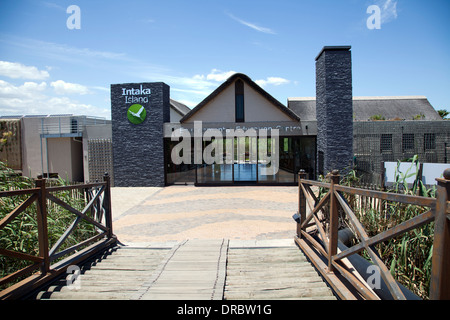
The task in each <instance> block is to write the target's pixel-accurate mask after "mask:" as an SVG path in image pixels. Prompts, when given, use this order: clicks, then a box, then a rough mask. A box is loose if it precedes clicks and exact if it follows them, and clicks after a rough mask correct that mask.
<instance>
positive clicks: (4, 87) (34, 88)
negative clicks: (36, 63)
mask: <svg viewBox="0 0 450 320" xmlns="http://www.w3.org/2000/svg"><path fill="white" fill-rule="evenodd" d="M46 88H47V83H46V82H41V83H36V82H25V83H24V84H23V85H21V86H15V85H13V84H11V83H9V82H6V81H3V80H0V97H2V98H4V99H12V98H22V97H23V98H33V97H35V98H39V97H41V96H42V94H41V92H42V91H44V90H45V89H46Z"/></svg>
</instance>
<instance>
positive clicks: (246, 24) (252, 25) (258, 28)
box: [227, 13, 276, 34]
mask: <svg viewBox="0 0 450 320" xmlns="http://www.w3.org/2000/svg"><path fill="white" fill-rule="evenodd" d="M227 15H228V16H229V17H230V18H231V19H233V20H235V21H237V22H239V23H240V24H243V25H244V26H247V27H249V28H251V29H253V30H256V31H259V32H263V33H267V34H276V33H275V31H273V30H272V29H270V28H266V27H261V26H258V25H256V24H254V23H251V22H248V21H245V20H242V19H239V18H237V17H235V16H234V15H232V14H231V13H227Z"/></svg>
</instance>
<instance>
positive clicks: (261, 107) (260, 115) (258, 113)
mask: <svg viewBox="0 0 450 320" xmlns="http://www.w3.org/2000/svg"><path fill="white" fill-rule="evenodd" d="M234 88H235V85H234V83H232V84H231V85H230V86H228V87H227V88H226V89H225V90H223V91H222V92H221V93H220V94H219V95H218V96H216V97H215V98H214V99H213V100H211V101H210V102H209V103H208V104H206V105H205V106H203V108H202V109H201V110H199V111H198V112H197V113H195V114H194V115H193V116H192V117H191V118H190V119H189V120H188V121H187V122H189V123H190V122H194V121H203V122H235V92H234ZM244 99H245V100H244V104H245V122H258V121H259V122H260V121H292V119H291V118H290V117H289V116H287V115H286V114H285V113H283V112H282V111H281V110H279V109H278V108H277V107H276V106H274V105H273V104H272V103H270V102H269V101H268V100H267V99H266V98H265V97H263V96H262V95H260V94H259V93H258V92H257V91H255V90H254V89H253V88H252V87H250V86H249V85H248V84H247V83H244Z"/></svg>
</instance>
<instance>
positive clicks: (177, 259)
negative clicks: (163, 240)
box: [34, 239, 335, 300]
mask: <svg viewBox="0 0 450 320" xmlns="http://www.w3.org/2000/svg"><path fill="white" fill-rule="evenodd" d="M293 243H294V242H293V241H292V245H262V244H261V243H256V242H255V243H254V244H253V245H249V244H248V242H245V241H244V242H242V241H241V242H240V241H239V240H232V241H229V240H226V239H219V240H185V241H182V242H179V243H167V244H151V245H148V246H145V247H140V246H139V247H138V246H116V247H114V248H112V249H110V250H109V251H108V252H106V253H104V254H103V255H102V256H100V257H98V258H97V259H95V260H93V261H90V262H89V263H86V264H85V265H84V266H83V267H82V268H81V275H80V276H79V277H78V279H79V280H80V282H79V283H78V284H79V288H77V286H74V285H69V286H68V285H67V284H68V282H69V284H71V283H72V281H71V280H70V277H73V276H72V275H69V276H68V278H64V279H61V280H59V281H57V282H55V283H53V284H52V285H51V286H50V287H48V288H47V289H46V290H45V291H41V292H39V293H38V294H37V295H36V296H35V297H34V298H36V299H39V300H44V299H52V300H53V299H64V300H70V299H75V300H95V299H102V300H113V299H120V300H149V299H150V300H158V299H163V300H178V299H180V300H222V299H227V300H234V299H249V300H251V299H335V297H334V296H333V294H332V292H331V290H330V289H329V288H328V287H327V286H326V284H325V283H324V282H323V280H322V278H321V277H320V276H319V275H318V273H317V272H316V271H315V269H314V268H313V267H312V266H311V264H310V263H309V262H308V261H307V260H306V258H305V256H304V255H303V253H302V252H301V251H300V250H299V248H298V247H296V246H295V245H293ZM68 279H69V281H68ZM75 284H77V283H75Z"/></svg>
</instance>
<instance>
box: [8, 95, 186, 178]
mask: <svg viewBox="0 0 450 320" xmlns="http://www.w3.org/2000/svg"><path fill="white" fill-rule="evenodd" d="M189 110H190V109H189V108H188V107H186V106H185V105H183V104H182V103H179V102H177V101H174V100H171V101H170V121H174V122H177V121H179V120H180V119H181V118H182V117H183V116H184V115H185V114H186V113H187V112H188V111H189ZM2 132H12V136H11V137H10V138H8V143H7V144H6V145H5V146H4V147H3V150H2V151H1V152H0V160H1V161H3V162H5V163H6V164H7V165H8V167H9V168H11V169H14V170H15V171H16V172H17V173H18V174H20V175H24V176H28V177H31V178H40V177H46V178H47V177H51V178H52V177H53V178H56V177H60V178H62V179H65V180H67V181H70V182H95V181H101V180H102V179H103V175H104V174H105V173H106V172H108V173H109V174H110V176H111V177H112V182H114V177H113V159H112V130H111V121H110V120H106V119H104V118H97V117H90V116H77V115H73V114H59V115H20V116H1V117H0V134H1V133H2Z"/></svg>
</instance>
